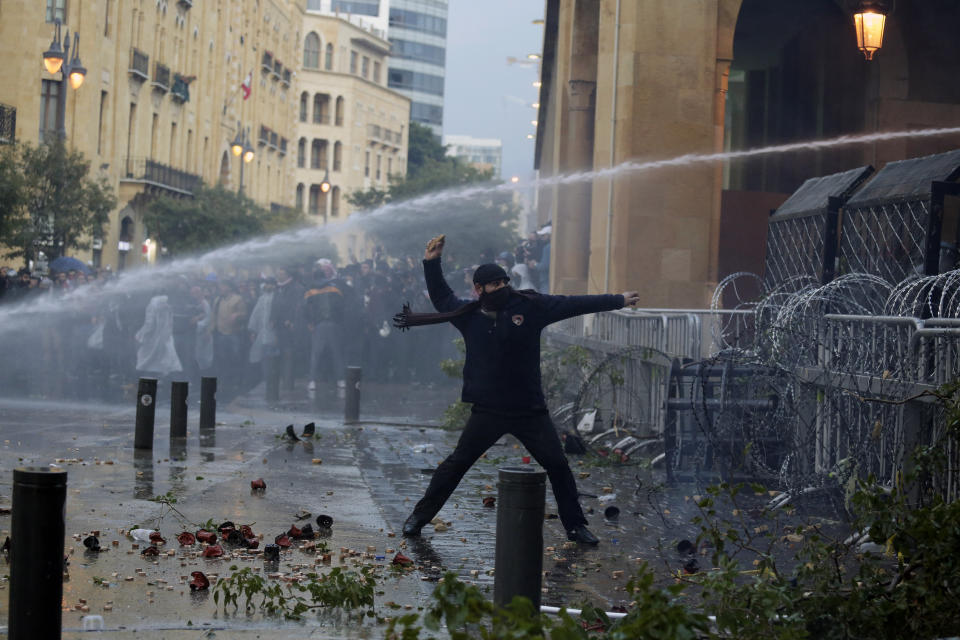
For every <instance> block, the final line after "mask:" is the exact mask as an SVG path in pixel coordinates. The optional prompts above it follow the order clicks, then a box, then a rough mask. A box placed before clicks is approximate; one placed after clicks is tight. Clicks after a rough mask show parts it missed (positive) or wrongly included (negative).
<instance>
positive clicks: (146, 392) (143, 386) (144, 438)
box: [133, 378, 157, 449]
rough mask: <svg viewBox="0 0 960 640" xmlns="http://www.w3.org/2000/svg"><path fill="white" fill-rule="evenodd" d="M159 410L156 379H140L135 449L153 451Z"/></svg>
mask: <svg viewBox="0 0 960 640" xmlns="http://www.w3.org/2000/svg"><path fill="white" fill-rule="evenodd" d="M156 409H157V380H156V378H140V383H139V385H137V427H136V431H135V432H134V435H133V448H134V449H153V419H154V413H155V412H156Z"/></svg>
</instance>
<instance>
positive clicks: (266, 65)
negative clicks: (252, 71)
mask: <svg viewBox="0 0 960 640" xmlns="http://www.w3.org/2000/svg"><path fill="white" fill-rule="evenodd" d="M260 68H261V69H262V70H263V71H264V72H265V73H272V72H273V54H272V53H270V52H269V51H264V52H263V57H262V58H260Z"/></svg>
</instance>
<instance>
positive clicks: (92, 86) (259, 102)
mask: <svg viewBox="0 0 960 640" xmlns="http://www.w3.org/2000/svg"><path fill="white" fill-rule="evenodd" d="M301 15H302V0H264V1H262V2H235V1H234V2H227V1H220V2H197V3H194V2H193V1H192V0H122V1H121V0H100V1H97V2H85V1H82V0H41V1H38V2H14V3H9V2H4V3H2V4H0V59H2V60H3V61H4V63H3V65H0V103H3V104H6V105H10V107H11V108H13V109H15V110H16V138H17V140H18V141H26V142H31V143H37V142H38V141H42V140H43V139H44V138H45V137H46V136H49V135H55V124H54V123H55V122H56V118H55V110H56V109H55V105H56V100H57V95H56V91H57V89H58V88H59V85H58V83H56V82H55V80H57V79H59V73H58V74H57V76H56V77H54V76H51V75H50V74H48V73H47V71H46V70H45V69H44V66H43V64H42V59H41V56H42V54H43V52H44V51H46V50H47V49H48V48H49V46H50V43H51V39H52V38H53V34H54V20H55V19H58V18H59V19H60V20H61V21H62V23H63V29H64V31H66V30H67V29H69V31H70V34H71V35H70V37H71V39H72V37H73V33H74V32H76V33H79V36H80V37H79V54H80V58H81V60H82V62H83V65H84V66H85V67H86V69H87V74H86V79H85V81H84V83H83V85H82V86H81V87H80V88H79V89H78V90H76V91H74V90H72V89H69V88H68V90H67V91H68V94H67V98H66V109H65V114H64V118H65V128H66V140H67V144H68V145H70V146H72V147H74V148H76V149H78V150H79V151H82V152H83V153H84V155H85V156H86V158H87V159H89V160H90V161H91V165H92V169H93V172H95V173H96V174H100V175H103V176H105V177H106V178H107V179H108V181H109V182H110V184H112V185H113V187H114V190H115V192H116V194H117V196H118V201H119V204H118V207H117V210H116V211H114V212H113V213H112V214H111V216H110V221H109V224H108V226H107V228H106V229H105V234H104V236H103V237H102V238H96V239H94V249H93V254H92V255H90V256H82V255H81V256H78V257H80V258H82V259H85V260H86V259H91V260H93V261H94V262H97V263H99V264H101V265H103V266H111V267H112V268H114V269H117V268H121V269H122V268H126V267H131V266H134V265H137V264H141V263H143V262H145V261H150V260H152V259H154V258H155V255H154V254H153V252H154V251H155V249H156V246H155V245H153V244H151V243H149V242H145V241H146V240H148V239H149V229H145V228H144V225H143V222H142V213H143V210H144V207H145V206H146V204H147V203H148V202H149V200H150V199H151V198H152V197H154V196H156V195H158V194H166V195H173V196H178V197H190V196H191V193H192V191H193V190H194V189H195V188H196V186H197V185H198V184H199V181H200V180H202V181H204V182H206V183H207V184H215V183H218V182H220V183H223V184H224V185H226V186H228V187H230V188H238V187H239V186H240V185H239V172H240V164H239V163H240V162H241V160H240V159H239V158H235V157H233V156H232V155H231V153H230V151H229V147H230V142H231V141H232V140H233V139H234V138H235V137H236V134H237V132H238V125H239V126H240V127H242V128H243V129H244V130H246V129H247V128H249V132H250V141H251V143H252V145H253V147H254V149H255V157H254V160H253V161H252V162H251V163H249V164H248V165H246V166H245V173H244V184H243V187H244V192H245V193H246V194H247V195H249V196H250V197H252V198H253V199H254V200H256V201H257V202H258V203H259V204H260V205H262V206H265V207H270V206H293V204H294V196H295V189H294V182H293V178H294V176H293V173H294V171H293V169H294V164H293V163H294V161H295V157H294V156H293V152H294V151H295V149H294V148H293V145H294V143H293V142H292V141H293V140H295V130H296V114H297V106H298V101H297V99H296V96H297V95H298V91H297V89H296V86H295V85H296V69H297V67H298V60H299V57H300V55H301V47H300V43H301V41H302V36H301V22H300V18H301ZM248 74H249V75H250V78H251V86H250V96H249V98H248V99H244V92H243V90H242V89H241V85H242V84H243V83H244V80H245V79H246V78H247V77H248ZM51 110H52V111H51Z"/></svg>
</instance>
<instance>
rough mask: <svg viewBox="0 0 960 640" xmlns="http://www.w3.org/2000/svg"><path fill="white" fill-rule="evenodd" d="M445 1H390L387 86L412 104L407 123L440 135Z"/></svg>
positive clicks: (445, 25)
mask: <svg viewBox="0 0 960 640" xmlns="http://www.w3.org/2000/svg"><path fill="white" fill-rule="evenodd" d="M448 4H449V2H448V0H390V27H389V31H388V34H389V39H390V45H391V49H392V50H391V52H390V62H389V65H390V68H389V71H388V74H387V84H388V86H389V87H390V88H391V89H394V90H396V91H399V92H400V93H402V94H403V95H405V96H407V97H409V98H410V100H411V104H410V120H412V121H414V122H419V123H420V124H424V125H427V126H429V127H430V128H431V129H433V131H434V133H435V134H436V135H437V136H440V135H442V133H443V85H444V75H445V68H446V52H447V8H448Z"/></svg>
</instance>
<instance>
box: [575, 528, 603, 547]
mask: <svg viewBox="0 0 960 640" xmlns="http://www.w3.org/2000/svg"><path fill="white" fill-rule="evenodd" d="M567 540H570V541H571V542H579V543H580V544H598V543H599V542H600V540H598V539H597V536H595V535H593V534H592V533H590V529H587V527H586V525H582V524H579V525H577V526H576V527H574V528H573V529H570V530H569V531H567Z"/></svg>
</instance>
